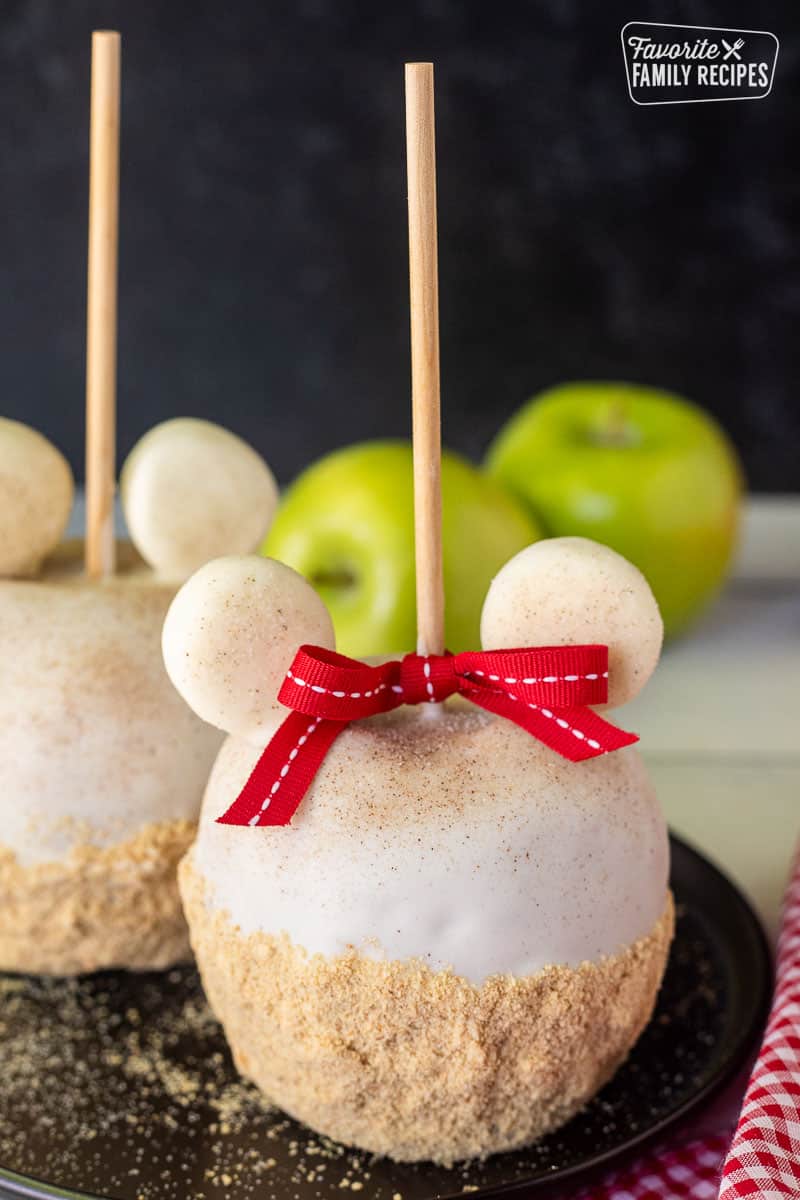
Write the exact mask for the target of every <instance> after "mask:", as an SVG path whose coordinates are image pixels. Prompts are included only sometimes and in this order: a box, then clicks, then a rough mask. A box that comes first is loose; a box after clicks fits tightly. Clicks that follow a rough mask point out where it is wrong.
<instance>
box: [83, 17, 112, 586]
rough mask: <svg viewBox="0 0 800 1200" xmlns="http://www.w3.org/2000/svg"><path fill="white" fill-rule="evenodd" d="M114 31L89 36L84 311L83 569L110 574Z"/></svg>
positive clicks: (92, 573)
mask: <svg viewBox="0 0 800 1200" xmlns="http://www.w3.org/2000/svg"><path fill="white" fill-rule="evenodd" d="M119 92H120V36H119V34H118V33H111V32H106V31H103V32H97V33H93V34H92V100H91V130H90V137H89V267H88V296H87V315H86V573H87V574H88V575H89V576H90V577H91V578H93V579H97V578H100V577H101V576H104V575H111V574H113V571H114V559H115V552H114V551H115V548H114V490H115V480H116V470H115V457H116V455H115V443H116V388H117V241H118V224H119Z"/></svg>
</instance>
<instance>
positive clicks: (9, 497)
mask: <svg viewBox="0 0 800 1200" xmlns="http://www.w3.org/2000/svg"><path fill="white" fill-rule="evenodd" d="M74 490H75V487H74V483H73V479H72V471H71V470H70V466H69V463H68V462H67V460H66V459H65V458H64V455H63V454H62V453H61V451H60V450H57V449H56V447H55V446H54V445H53V443H52V442H49V441H48V440H47V438H46V437H44V436H43V435H42V434H41V433H38V432H37V430H35V429H31V428H30V426H28V425H23V424H21V423H20V422H19V421H10V420H8V419H7V418H6V417H0V576H2V577H13V576H28V575H34V574H35V573H36V572H37V571H38V569H39V567H40V565H41V563H42V561H43V560H44V559H45V558H46V557H47V555H48V554H49V553H50V552H51V550H53V549H54V548H55V547H56V546H57V545H58V543H59V542H60V541H61V537H62V535H63V533H64V530H65V528H66V525H67V521H68V520H69V515H70V512H71V511H72V500H73V494H74Z"/></svg>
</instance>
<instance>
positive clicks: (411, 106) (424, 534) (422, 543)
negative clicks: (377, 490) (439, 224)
mask: <svg viewBox="0 0 800 1200" xmlns="http://www.w3.org/2000/svg"><path fill="white" fill-rule="evenodd" d="M406 149H407V154H408V259H409V273H410V283H411V287H410V293H411V394H412V408H413V432H414V530H415V539H416V565H417V652H418V653H419V654H442V653H443V652H444V576H443V570H442V487H441V459H442V445H441V412H440V398H439V278H438V266H437V244H436V139H435V132H434V115H433V64H432V63H406Z"/></svg>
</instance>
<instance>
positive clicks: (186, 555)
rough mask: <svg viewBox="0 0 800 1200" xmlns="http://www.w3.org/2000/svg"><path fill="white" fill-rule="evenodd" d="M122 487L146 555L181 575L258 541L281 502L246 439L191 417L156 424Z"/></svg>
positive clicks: (136, 451)
mask: <svg viewBox="0 0 800 1200" xmlns="http://www.w3.org/2000/svg"><path fill="white" fill-rule="evenodd" d="M120 492H121V496H122V507H123V510H124V512H125V519H126V521H127V525H128V530H129V532H130V536H131V540H132V541H133V543H134V545H135V546H136V548H137V549H138V551H139V553H140V554H141V556H142V558H143V559H144V560H145V562H148V563H149V564H150V565H151V566H152V567H153V568H154V570H156V571H158V572H159V573H160V574H161V575H163V576H165V577H166V578H170V579H178V580H181V579H186V578H187V577H188V576H189V575H191V573H192V571H195V570H197V568H198V567H200V566H202V565H203V563H206V562H208V561H209V560H210V559H212V558H216V557H217V556H218V555H220V554H249V553H250V552H251V551H253V550H255V549H257V547H258V545H259V543H260V542H261V540H262V538H263V537H264V535H265V534H266V532H267V529H268V528H269V525H270V522H271V521H272V517H273V514H274V512H275V507H276V505H277V503H278V486H277V484H276V482H275V477H274V476H273V474H272V472H271V471H270V469H269V467H268V466H267V464H266V463H265V462H264V460H263V458H261V456H260V455H259V454H257V453H256V451H255V450H253V448H252V447H251V446H249V445H248V444H247V442H245V441H243V440H242V439H241V438H239V437H237V436H236V434H234V433H231V432H230V431H229V430H227V429H223V428H222V426H220V425H214V424H212V422H210V421H200V420H196V419H194V418H190V417H178V418H176V419H175V420H172V421H165V422H164V423H163V424H161V425H156V426H155V427H154V428H153V429H151V430H150V431H149V432H148V433H146V434H145V435H144V437H143V438H141V440H140V441H139V442H137V444H136V445H135V446H134V448H133V450H132V451H131V453H130V454H129V455H128V458H127V460H126V462H125V465H124V466H123V468H122V473H121V476H120Z"/></svg>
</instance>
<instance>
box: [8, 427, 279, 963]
mask: <svg viewBox="0 0 800 1200" xmlns="http://www.w3.org/2000/svg"><path fill="white" fill-rule="evenodd" d="M123 478H124V488H123V491H124V507H125V510H126V516H127V519H128V522H129V525H130V528H131V531H132V534H133V542H134V545H131V544H130V543H127V542H122V543H119V544H118V546H117V556H116V557H117V563H116V569H115V570H114V572H113V574H110V575H108V576H107V577H105V578H101V579H93V578H90V577H89V576H88V574H87V573H86V572H85V570H84V564H83V544H82V543H81V542H78V541H75V542H66V543H61V537H62V534H63V531H64V528H65V526H66V523H67V520H68V517H69V512H70V508H71V504H72V490H73V489H72V476H71V473H70V470H69V467H68V465H67V463H66V461H65V460H64V459H63V457H62V456H61V455H60V454H59V452H58V451H57V450H56V449H55V447H53V446H52V445H51V444H50V443H49V442H48V441H47V440H46V439H45V438H44V437H42V435H41V434H38V433H36V432H35V431H34V430H32V429H28V428H26V427H25V426H22V425H18V424H16V423H15V422H10V421H0V663H2V668H0V670H1V671H2V680H1V686H0V807H1V808H2V812H3V821H2V833H1V834H0V968H2V969H5V970H13V971H24V972H37V973H38V972H41V973H56V974H65V973H73V972H80V971H91V970H96V969H98V968H103V967H111V966H122V967H131V968H142V969H143V968H151V967H163V966H166V965H168V964H169V963H172V962H175V961H176V960H181V959H185V958H186V957H187V956H188V953H189V947H188V940H187V932H186V926H185V922H184V919H183V914H182V911H181V905H180V899H179V895H178V889H177V882H176V865H177V862H178V860H179V859H180V857H181V855H182V854H183V853H184V852H185V850H186V848H187V847H188V845H189V844H190V842H191V840H192V837H193V835H194V830H195V825H196V820H197V815H198V811H199V806H200V800H201V796H202V792H203V787H204V785H205V782H206V779H207V776H208V771H209V768H210V766H211V763H212V761H213V759H214V756H215V755H216V753H217V750H218V749H219V744H220V737H219V735H218V733H217V732H216V731H215V730H213V729H211V728H210V727H209V726H208V725H207V724H205V723H204V722H202V721H200V720H198V719H197V718H196V717H195V716H194V715H193V714H192V713H191V712H189V711H188V710H187V708H186V706H185V705H184V704H182V703H181V701H180V698H179V697H178V696H177V695H176V694H175V691H174V688H173V687H172V686H171V684H170V682H169V679H168V678H167V676H166V673H165V671H164V667H163V663H162V659H161V648H160V646H161V626H162V624H163V621H164V616H165V614H166V612H167V609H168V607H169V604H170V602H171V600H172V598H173V596H174V595H175V592H176V590H177V588H178V586H179V584H180V582H181V580H182V579H183V578H185V577H186V575H188V574H189V573H190V571H191V570H193V569H194V568H195V567H197V566H199V565H200V564H201V563H202V562H203V561H204V559H205V558H206V557H208V555H209V554H214V553H219V552H220V551H221V550H223V549H228V548H232V547H238V548H239V549H241V550H245V549H253V548H254V547H255V546H256V544H257V543H258V541H259V539H260V538H261V537H262V536H263V534H264V532H265V531H266V528H267V526H268V524H269V521H270V517H271V513H272V510H273V509H274V506H275V502H276V497H277V489H276V487H275V482H274V479H273V477H272V474H271V472H270V471H269V469H268V467H267V466H266V464H265V463H264V462H263V461H262V460H261V459H260V458H259V457H258V455H256V454H255V452H254V451H253V450H251V449H250V447H249V446H247V445H246V444H245V443H243V442H241V441H240V440H239V439H238V438H236V437H234V435H233V434H230V433H228V432H227V431H226V430H224V429H221V428H219V427H218V426H214V425H210V424H209V423H207V422H193V421H176V422H168V423H166V424H165V425H162V426H159V427H157V428H156V429H153V430H151V432H150V433H149V434H147V435H146V437H145V438H144V439H143V440H142V442H141V443H140V445H139V446H138V447H137V448H136V449H135V450H134V451H133V453H132V455H131V457H130V459H129V461H128V463H127V464H126V466H125V468H124V471H123ZM139 551H141V553H139Z"/></svg>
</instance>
